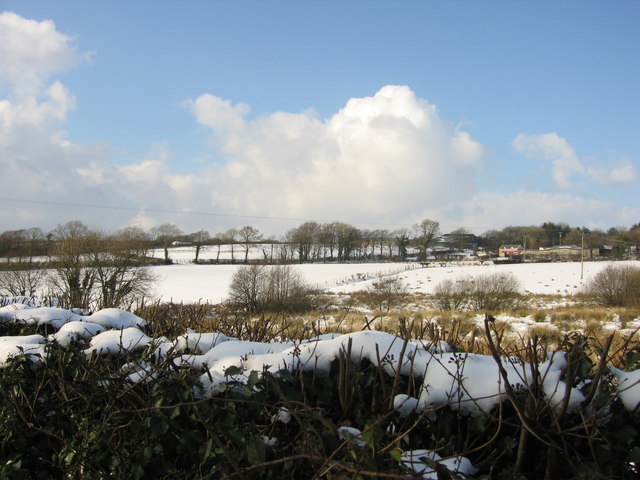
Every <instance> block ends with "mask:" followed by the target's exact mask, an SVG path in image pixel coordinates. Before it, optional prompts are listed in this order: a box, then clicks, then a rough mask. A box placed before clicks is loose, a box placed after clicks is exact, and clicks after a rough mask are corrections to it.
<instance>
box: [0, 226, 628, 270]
mask: <svg viewBox="0 0 640 480" xmlns="http://www.w3.org/2000/svg"><path fill="white" fill-rule="evenodd" d="M441 233H442V232H441V229H440V224H439V223H438V222H437V221H435V220H430V219H424V220H422V221H420V222H418V223H416V224H414V225H413V226H412V227H409V228H399V229H395V230H389V229H383V228H378V229H363V228H357V227H356V226H354V225H351V224H348V223H344V222H328V223H319V222H315V221H307V222H304V223H302V224H301V225H299V226H297V227H295V228H292V229H290V230H288V231H287V232H285V233H284V235H282V237H281V238H275V237H265V236H264V235H263V234H262V233H261V232H260V231H259V229H258V228H256V227H254V226H250V225H246V226H243V227H239V228H235V227H234V228H229V229H227V230H225V231H222V232H219V233H216V234H214V235H212V234H211V233H210V232H208V231H207V230H205V229H201V230H198V231H195V232H192V233H185V232H183V231H182V230H181V229H180V228H179V227H178V226H177V225H175V224H172V223H164V224H162V225H159V226H157V227H154V228H152V229H150V230H148V231H145V230H144V229H142V228H140V227H137V226H131V227H127V228H124V229H121V230H119V231H117V232H114V233H106V232H102V231H100V230H98V229H92V228H89V227H87V226H86V225H84V224H82V223H81V222H79V221H73V222H68V223H66V224H64V225H58V227H56V228H55V229H54V230H52V231H50V232H47V233H45V232H44V231H43V230H42V229H40V228H38V227H34V228H28V229H21V230H12V231H5V232H3V233H1V234H0V258H5V259H6V260H7V262H8V261H10V260H12V261H13V262H21V261H23V262H24V261H30V260H31V259H33V258H34V257H42V256H52V255H53V256H55V255H54V254H55V252H56V249H58V248H59V244H60V242H61V241H64V240H66V239H67V237H69V236H73V235H79V236H81V237H92V238H93V239H94V241H93V245H95V244H96V241H97V240H96V239H100V242H98V243H101V244H104V245H109V246H110V247H109V248H111V246H120V247H131V248H133V251H134V253H135V255H136V258H137V259H138V261H139V262H146V263H150V262H152V261H154V260H153V259H151V258H150V257H148V256H147V252H148V250H150V249H152V248H158V249H162V250H163V252H164V255H163V257H164V262H165V263H171V259H170V256H169V250H170V248H171V247H172V246H175V245H184V244H188V245H191V246H193V247H194V260H193V261H194V263H199V261H200V253H201V251H202V248H203V247H205V246H206V247H213V248H214V252H215V254H216V258H215V261H220V254H221V249H222V247H223V246H227V247H228V248H229V249H230V253H231V261H232V262H236V261H237V262H240V261H244V262H245V263H247V262H248V256H249V250H250V248H251V247H253V246H255V245H258V244H259V245H260V246H261V248H262V252H263V255H264V259H265V260H272V261H275V260H277V261H280V262H284V263H286V262H294V261H297V262H302V263H305V262H321V261H329V262H331V261H338V262H344V261H350V260H385V259H388V260H406V259H407V257H408V256H409V254H410V250H412V252H411V253H412V254H415V257H416V259H417V260H418V261H424V260H426V259H427V258H428V256H429V254H430V252H429V250H430V249H431V248H433V247H436V246H438V247H440V250H442V251H444V250H447V249H449V250H465V249H467V250H478V249H481V250H485V251H487V252H489V253H491V252H497V250H498V248H499V247H500V246H501V245H505V244H520V245H522V246H523V247H525V249H530V250H533V249H539V248H546V247H553V246H559V245H578V246H582V245H584V247H585V248H596V247H601V246H603V245H609V246H612V247H615V248H616V249H617V250H619V251H624V250H625V249H628V248H629V247H633V246H635V247H636V248H638V247H639V246H640V223H637V224H634V225H632V226H631V227H628V228H627V227H613V228H610V229H608V230H606V231H604V230H599V229H588V228H586V227H571V226H569V225H568V224H566V223H554V222H545V223H543V224H542V225H529V226H507V227H505V228H503V229H500V230H488V231H486V232H484V233H483V234H481V235H475V234H472V233H471V232H470V231H469V230H467V229H464V228H458V229H456V230H453V231H451V232H449V233H447V234H445V235H441ZM90 244H91V242H84V243H83V245H86V246H87V248H88V250H92V249H95V246H90ZM120 247H118V248H120Z"/></svg>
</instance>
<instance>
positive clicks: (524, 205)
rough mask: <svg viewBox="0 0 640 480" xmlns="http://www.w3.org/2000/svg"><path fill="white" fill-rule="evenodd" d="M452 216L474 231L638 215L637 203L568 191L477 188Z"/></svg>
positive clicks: (599, 222)
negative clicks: (619, 202)
mask: <svg viewBox="0 0 640 480" xmlns="http://www.w3.org/2000/svg"><path fill="white" fill-rule="evenodd" d="M460 207H461V210H460V211H459V212H458V213H459V215H458V217H457V218H456V219H455V220H456V221H457V222H459V224H460V225H465V226H466V227H467V228H473V229H474V232H475V233H481V232H484V231H486V230H490V229H499V228H502V227H504V226H505V225H541V224H542V223H544V222H549V221H555V222H570V224H571V225H584V226H586V227H589V228H608V227H610V226H611V225H631V224H632V223H633V222H635V221H637V220H634V219H637V218H638V217H639V216H640V207H622V208H621V207H619V206H617V205H616V204H615V203H614V202H612V201H605V200H599V199H595V198H588V197H584V196H578V195H572V194H569V193H543V192H530V191H526V190H519V191H517V192H511V193H490V192H480V193H478V194H476V195H474V196H473V198H471V199H469V200H467V201H465V202H462V203H461V204H460Z"/></svg>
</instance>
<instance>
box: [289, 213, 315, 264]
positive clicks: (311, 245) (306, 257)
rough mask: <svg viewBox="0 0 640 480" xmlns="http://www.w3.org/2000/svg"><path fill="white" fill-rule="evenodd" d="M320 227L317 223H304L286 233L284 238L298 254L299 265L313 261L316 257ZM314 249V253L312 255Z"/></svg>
mask: <svg viewBox="0 0 640 480" xmlns="http://www.w3.org/2000/svg"><path fill="white" fill-rule="evenodd" d="M320 233H321V227H320V225H319V224H318V223H317V222H305V223H303V224H302V225H300V226H299V227H297V228H293V229H291V230H289V232H287V235H286V238H287V239H288V241H289V242H290V243H291V245H292V247H293V248H295V250H296V251H297V252H298V261H299V262H300V263H303V262H308V261H310V260H313V259H314V257H316V256H317V247H318V243H319V239H320ZM314 249H315V251H316V253H315V254H314Z"/></svg>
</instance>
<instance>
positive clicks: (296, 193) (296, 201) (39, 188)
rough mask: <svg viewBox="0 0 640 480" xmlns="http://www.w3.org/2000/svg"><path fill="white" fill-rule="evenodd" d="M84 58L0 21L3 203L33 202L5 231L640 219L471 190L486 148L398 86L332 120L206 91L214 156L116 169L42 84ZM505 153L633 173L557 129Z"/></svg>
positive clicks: (163, 151) (203, 101) (201, 109)
mask: <svg viewBox="0 0 640 480" xmlns="http://www.w3.org/2000/svg"><path fill="white" fill-rule="evenodd" d="M86 57H87V55H85V54H82V53H80V52H79V51H78V50H77V48H76V47H75V45H74V42H73V39H72V38H71V37H69V36H66V35H64V34H61V33H60V32H57V31H56V29H55V25H54V24H53V23H52V22H47V21H45V22H35V21H33V20H27V19H24V18H22V17H20V16H18V15H15V14H11V13H6V12H5V13H2V14H0V91H1V92H2V93H3V95H4V93H5V92H7V93H6V95H4V97H3V98H0V167H1V172H0V173H1V177H0V185H1V187H2V193H1V197H3V198H5V199H28V200H29V201H30V203H24V204H20V203H18V202H13V203H11V204H8V203H6V202H5V203H2V205H1V206H2V208H0V222H2V223H3V225H6V227H5V228H21V227H29V226H41V227H43V228H45V229H46V228H51V227H53V226H55V224H57V223H61V222H65V221H68V220H73V219H81V220H83V221H85V222H86V223H88V224H90V225H97V226H101V227H104V228H109V229H115V228H119V227H122V226H125V225H127V224H140V225H143V226H144V227H145V228H149V227H150V226H152V225H154V224H155V225H157V224H159V223H163V222H167V221H169V222H173V223H176V224H179V225H180V226H181V227H182V228H183V229H184V230H187V231H189V230H191V231H195V230H197V229H200V228H207V229H210V230H212V231H215V229H216V228H218V227H219V226H223V225H224V226H226V227H228V226H230V225H229V223H231V222H233V223H234V224H235V225H237V224H238V222H247V223H249V222H250V223H251V224H255V225H256V226H258V227H259V228H261V229H263V231H265V232H266V233H276V234H280V233H283V230H284V229H283V228H282V224H280V223H278V224H274V223H270V224H267V223H265V224H262V225H258V223H259V220H258V219H257V218H251V219H238V218H232V217H224V216H221V217H213V216H210V217H202V216H196V215H192V216H178V215H176V214H173V213H167V214H162V213H161V212H162V211H171V212H175V211H180V212H183V211H192V212H193V211H195V212H215V213H219V214H223V215H247V216H255V217H261V216H267V217H290V218H304V219H314V220H318V221H331V220H341V221H347V222H354V223H355V222H371V223H393V224H411V223H413V222H415V221H417V220H419V219H421V218H424V217H429V218H436V219H438V220H441V221H442V223H445V221H448V220H449V219H451V221H455V222H457V223H458V224H459V225H460V226H474V225H479V224H486V225H487V226H488V227H489V228H492V227H495V226H503V225H506V224H510V223H511V224H523V223H541V222H544V221H549V220H558V221H568V222H571V223H575V224H584V225H587V226H589V225H591V224H593V222H604V223H605V224H607V225H611V224H631V223H635V222H637V218H638V217H639V216H640V211H638V209H634V208H617V207H616V205H615V204H614V203H612V202H603V201H599V200H594V199H592V198H591V199H590V198H587V197H584V196H579V195H569V194H541V193H535V192H525V191H521V192H515V193H509V194H493V193H480V192H478V186H477V184H476V179H477V178H478V174H479V173H480V172H482V170H483V168H484V167H485V166H486V153H485V148H484V147H483V145H481V144H480V143H479V142H478V141H476V140H475V139H473V138H472V137H471V135H470V134H469V133H468V132H465V131H463V130H462V129H461V127H458V126H456V125H454V124H453V123H452V122H450V121H449V120H447V119H445V118H443V117H442V116H440V114H439V113H438V110H437V108H436V106H435V105H433V104H430V103H429V102H428V101H426V100H424V99H421V98H418V97H417V96H416V94H415V93H414V92H413V91H412V90H411V89H410V88H409V87H407V86H393V85H390V86H385V87H383V88H381V89H380V90H379V91H378V92H376V93H375V94H374V95H373V96H368V97H362V98H352V99H350V100H348V101H347V102H346V103H345V105H344V107H343V108H341V109H340V110H339V111H337V112H336V113H335V114H334V115H332V116H330V117H329V118H327V119H319V118H318V117H317V115H316V114H315V113H313V112H312V111H305V112H302V113H289V112H274V113H270V114H266V115H258V116H253V117H251V116H250V115H249V114H250V109H249V106H248V105H245V104H242V103H233V102H232V101H230V100H227V99H223V98H220V97H216V96H214V95H211V94H203V95H201V96H199V97H197V98H195V99H191V100H187V101H185V102H184V105H185V106H186V108H188V109H189V111H190V112H191V113H192V114H193V116H194V118H195V120H196V122H198V124H200V125H202V126H204V127H206V128H207V129H208V130H209V131H210V133H211V135H210V138H211V139H212V146H213V148H215V150H216V154H217V156H218V157H219V158H221V160H220V161H219V162H217V163H206V162H201V163H199V169H198V170H197V171H193V172H187V173H182V174H177V173H175V172H173V171H172V170H171V168H170V162H171V160H172V158H171V157H172V155H171V150H170V146H169V145H168V144H167V143H166V142H157V143H154V144H152V145H151V147H150V150H149V152H148V153H147V155H145V156H143V157H142V158H136V159H132V160H131V161H129V162H128V163H126V164H124V165H123V164H122V162H120V164H119V165H116V164H115V162H114V160H113V158H112V157H111V154H110V151H109V146H108V145H91V146H85V145H80V144H75V143H73V142H70V141H69V140H67V139H66V134H65V131H64V122H65V121H66V118H67V115H68V112H69V111H70V110H71V109H73V108H74V107H75V99H74V96H73V95H72V93H71V92H69V91H68V89H67V88H66V87H65V86H64V85H63V84H62V83H60V81H57V80H53V81H51V80H50V78H51V77H52V76H53V75H54V74H56V73H59V72H61V71H63V70H65V69H68V68H70V67H72V66H73V65H76V64H78V63H79V62H81V61H82V60H83V59H85V58H86ZM513 146H514V147H515V148H516V149H517V150H518V151H520V152H522V153H524V154H525V155H527V156H528V157H532V158H540V159H542V160H545V161H548V162H550V164H551V170H552V176H553V179H554V181H555V184H556V185H557V186H559V187H562V188H568V187H569V186H571V184H572V182H573V180H574V177H578V176H582V177H583V178H584V179H591V178H593V179H597V180H598V181H599V182H600V183H602V184H605V185H614V186H620V185H622V186H630V185H632V184H633V183H634V182H635V179H636V173H635V167H634V164H633V163H632V162H631V161H630V160H629V159H626V158H621V159H618V160H616V161H614V162H609V164H604V165H602V164H601V165H594V166H589V165H590V163H592V162H589V161H585V160H581V159H580V158H578V156H577V155H576V153H575V151H574V149H573V148H572V147H571V146H570V145H569V144H568V142H567V141H566V140H565V139H563V138H561V137H560V136H558V135H557V134H556V133H548V134H545V135H525V134H520V135H518V137H516V139H515V140H514V141H513ZM185 160H186V159H185ZM38 202H41V203H38ZM47 202H49V203H47ZM60 203H64V204H74V205H78V207H77V208H75V207H65V208H61V207H60ZM82 205H85V206H86V205H113V206H124V207H127V208H124V209H96V208H82V207H81V206H82ZM144 207H146V209H145V208H144ZM612 212H614V213H612ZM296 222H297V221H296ZM292 223H293V222H292ZM294 224H295V223H294ZM286 228H288V227H286ZM286 228H285V229H286ZM267 230H270V231H268V232H267Z"/></svg>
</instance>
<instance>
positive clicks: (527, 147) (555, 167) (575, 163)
mask: <svg viewBox="0 0 640 480" xmlns="http://www.w3.org/2000/svg"><path fill="white" fill-rule="evenodd" d="M512 145H513V147H514V148H515V149H516V150H517V151H518V152H521V153H524V154H525V155H526V156H527V157H529V158H539V159H542V160H546V161H549V162H551V164H552V170H551V174H552V176H553V180H554V182H555V184H556V186H557V187H559V188H563V189H566V188H569V187H570V186H571V183H572V182H571V177H572V175H574V174H582V173H584V172H585V168H584V166H583V165H582V162H581V161H580V159H579V158H578V155H576V152H575V151H574V150H573V148H572V147H571V146H570V145H569V144H568V143H567V141H566V140H565V139H564V138H562V137H560V136H559V135H558V134H557V133H555V132H552V133H545V134H542V135H526V134H523V133H521V134H519V135H518V136H517V137H516V138H515V139H514V140H513V142H512Z"/></svg>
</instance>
